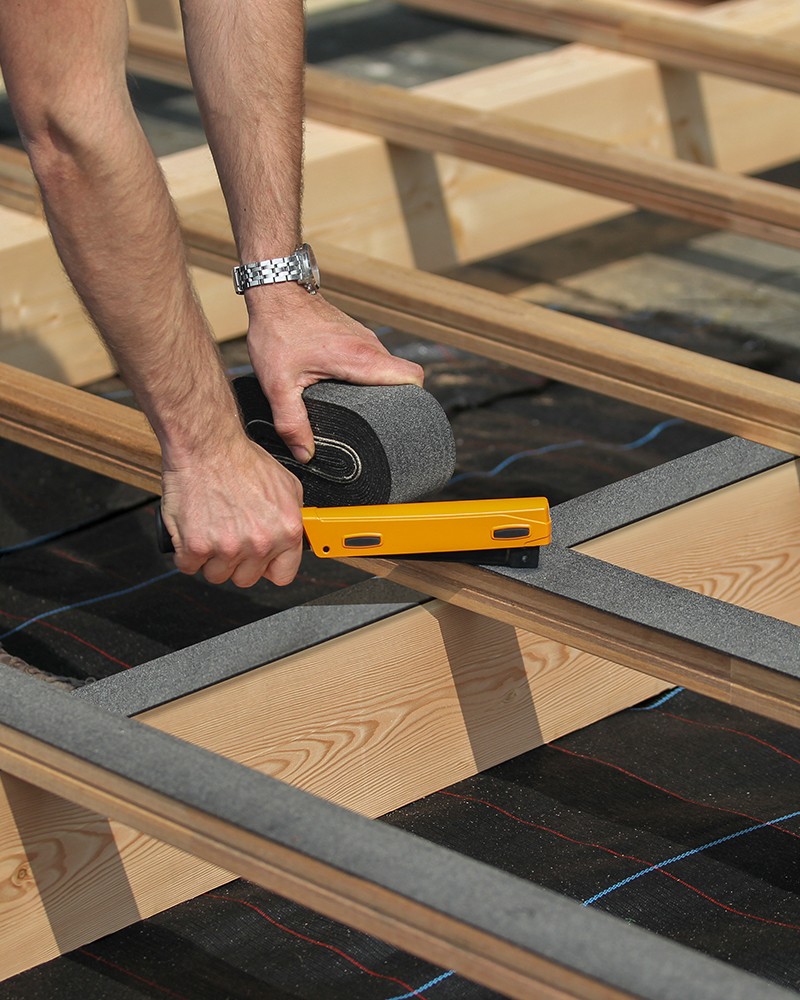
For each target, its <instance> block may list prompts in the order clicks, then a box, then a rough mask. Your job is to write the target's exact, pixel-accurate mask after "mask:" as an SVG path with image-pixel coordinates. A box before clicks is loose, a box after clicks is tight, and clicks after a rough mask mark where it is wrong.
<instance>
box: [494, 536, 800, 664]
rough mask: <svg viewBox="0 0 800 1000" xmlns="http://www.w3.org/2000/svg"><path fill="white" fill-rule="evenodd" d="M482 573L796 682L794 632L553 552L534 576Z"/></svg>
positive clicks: (799, 631)
mask: <svg viewBox="0 0 800 1000" xmlns="http://www.w3.org/2000/svg"><path fill="white" fill-rule="evenodd" d="M490 568H491V571H492V572H494V573H498V574H500V575H502V576H507V577H511V578H512V579H515V580H517V581H519V582H521V583H524V584H527V585H528V586H530V587H534V588H536V589H538V590H546V591H548V592H549V593H552V594H557V595H558V596H560V597H566V598H569V599H570V600H573V601H577V602H578V603H580V604H583V605H585V606H586V607H587V608H596V609H598V610H600V611H605V612H609V613H610V614H613V615H616V616H617V617H618V618H620V619H624V620H626V621H630V622H636V623H638V624H641V625H646V626H648V627H649V628H653V629H657V630H658V631H660V632H664V633H667V634H670V635H674V636H677V637H679V638H682V639H687V640H689V641H690V642H692V643H695V644H697V645H700V646H705V647H706V648H708V649H713V650H716V651H718V652H721V653H724V654H726V655H729V656H734V657H737V658H739V659H742V660H746V661H748V662H750V663H753V664H756V665H758V666H760V667H764V668H765V669H767V670H769V671H772V672H774V673H775V674H776V675H778V674H779V675H782V676H787V677H796V678H800V628H798V627H797V626H796V625H792V624H790V623H789V622H785V621H782V620H780V619H777V618H771V617H770V616H769V615H762V614H759V613H758V612H755V611H749V610H747V609H746V608H741V607H739V606H738V605H735V604H728V603H726V602H724V601H718V600H716V599H714V598H713V597H707V596H705V595H704V594H698V593H695V592H694V591H692V590H686V589H685V588H683V587H676V586H675V585H673V584H670V583H664V582H663V581H661V580H654V579H653V578H652V577H649V576H642V575H640V574H638V573H633V572H631V571H630V570H626V569H622V568H620V567H619V566H614V565H612V564H611V563H606V562H603V561H601V560H600V559H595V558H593V557H592V556H587V555H583V554H582V553H580V552H573V551H572V550H570V549H562V548H560V547H558V546H551V547H549V548H545V549H543V550H542V552H541V553H540V562H539V568H538V569H536V570H525V569H509V568H505V567H490Z"/></svg>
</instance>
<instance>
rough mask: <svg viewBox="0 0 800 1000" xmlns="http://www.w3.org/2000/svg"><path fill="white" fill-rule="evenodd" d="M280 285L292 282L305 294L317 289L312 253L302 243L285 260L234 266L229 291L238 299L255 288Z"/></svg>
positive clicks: (280, 258)
mask: <svg viewBox="0 0 800 1000" xmlns="http://www.w3.org/2000/svg"><path fill="white" fill-rule="evenodd" d="M283 281H296V282H297V283H298V284H299V285H302V286H303V288H305V290H306V291H307V292H309V294H311V295H314V293H315V292H316V291H317V289H318V288H319V268H318V267H317V258H316V257H315V256H314V251H313V250H312V249H311V247H310V246H309V245H308V243H304V244H303V245H302V246H300V247H298V248H297V249H296V250H295V252H294V253H291V254H289V256H288V257H272V258H271V259H270V260H258V261H256V262H255V263H253V264H238V265H237V266H236V267H235V268H234V269H233V287H234V288H235V289H236V291H237V293H238V294H239V295H244V293H245V292H246V291H247V289H248V288H256V287H257V286H258V285H277V284H280V283H281V282H283Z"/></svg>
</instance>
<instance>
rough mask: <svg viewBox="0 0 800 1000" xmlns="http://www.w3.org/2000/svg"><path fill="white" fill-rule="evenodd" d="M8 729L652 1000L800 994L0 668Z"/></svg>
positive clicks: (2, 717) (1, 705)
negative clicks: (25, 734)
mask: <svg viewBox="0 0 800 1000" xmlns="http://www.w3.org/2000/svg"><path fill="white" fill-rule="evenodd" d="M0 694H1V695H2V697H0V722H2V723H3V724H5V725H7V726H9V727H11V728H12V729H15V730H18V731H20V732H23V733H27V734H29V735H31V736H33V737H35V738H36V739H39V740H42V741H44V742H45V743H48V744H50V745H52V746H56V747H59V748H61V749H62V750H64V751H66V752H67V753H70V754H72V755H74V756H75V757H77V758H80V759H82V760H84V761H87V762H90V763H92V764H96V765H99V766H101V767H103V768H105V769H107V770H108V771H109V772H111V773H113V774H115V775H118V776H119V777H121V778H124V779H128V780H130V781H133V782H135V783H136V784H137V785H140V786H142V787H144V788H147V789H150V790H151V791H153V792H155V793H158V794H162V795H166V796H168V797H169V798H171V799H175V800H177V801H178V802H179V803H182V804H183V805H185V806H187V807H189V808H191V809H199V810H201V811H202V812H204V813H206V814H209V815H212V816H215V817H219V818H221V819H223V820H224V821H226V822H229V823H232V824H234V825H235V826H237V827H239V828H241V829H243V830H246V831H249V832H251V833H253V834H256V835H257V836H259V837H262V838H264V839H265V841H269V842H271V843H274V844H278V845H280V846H281V847H284V848H287V849H289V850H291V851H293V852H297V853H299V854H300V855H302V856H303V857H307V858H312V859H316V860H318V861H321V862H323V863H324V864H326V865H330V866H331V867H332V868H334V869H336V870H337V871H340V872H344V873H346V874H347V875H349V876H352V877H354V878H356V879H358V880H366V881H367V882H370V883H372V884H374V885H377V886H381V887H384V888H386V889H388V890H390V891H392V892H396V893H399V894H401V895H402V896H403V897H405V898H407V899H409V900H412V901H414V902H417V903H420V904H422V905H423V906H426V907H429V908H431V909H432V910H434V911H436V912H438V913H441V914H444V915H446V916H449V917H452V918H455V919H457V920H460V921H463V922H465V923H467V924H469V925H470V926H472V927H474V928H478V929H480V930H482V931H484V932H485V933H487V934H490V935H492V936H494V937H495V938H498V939H500V940H502V941H506V942H509V943H511V944H513V945H516V946H518V947H521V948H523V949H525V950H526V951H529V952H531V953H533V954H537V955H541V956H543V957H544V958H546V959H547V960H549V961H551V962H555V963H557V964H558V965H560V966H562V967H565V968H567V969H572V970H575V971H577V972H579V973H581V974H583V975H587V976H589V977H591V978H592V979H594V980H597V981H599V982H601V983H604V984H607V985H608V986H609V987H611V988H612V989H617V990H622V991H627V992H628V993H629V994H631V995H632V996H635V997H641V998H643V1000H685V998H686V997H692V998H693V1000H752V998H753V997H759V998H760V1000H779V998H789V997H792V996H795V997H796V994H794V993H790V992H789V991H786V990H783V989H781V988H779V987H776V986H773V985H771V984H770V983H767V982H766V981H764V980H760V979H757V978H756V977H754V976H751V975H749V974H747V973H744V972H740V971H738V970H736V969H733V968H731V967H730V966H729V965H727V964H725V963H722V962H719V961H716V960H714V959H711V958H707V957H705V956H703V955H700V954H698V953H697V952H694V951H692V950H690V949H688V948H685V947H683V946H681V945H677V944H675V943H674V942H671V941H668V940H665V939H663V938H660V937H658V936H656V935H654V934H651V933H650V932H647V931H643V930H641V929H639V928H637V927H634V926H631V925H629V924H627V923H625V922H624V921H621V920H619V919H617V918H615V917H612V916H609V915H607V914H604V913H602V912H599V911H595V910H590V909H588V908H586V907H582V906H581V905H580V904H579V903H576V902H571V901H569V900H566V899H564V898H563V897H561V896H559V895H557V894H555V893H553V892H550V891H548V890H545V889H541V888H539V887H538V886H535V885H533V884H531V883H527V882H524V881H523V880H522V879H519V878H516V877H514V876H511V875H508V874H505V873H503V872H499V871H497V870H495V869H493V868H491V867H490V866H488V865H485V864H483V863H481V862H478V861H474V860H472V859H469V858H465V857H461V856H459V855H457V854H455V853H454V852H453V851H450V850H447V849H445V848H442V847H439V846H437V845H435V844H432V843H429V842H427V841H423V840H421V839H420V838H417V837H415V836H414V835H413V834H410V833H406V832H405V831H401V830H398V829H395V828H393V827H390V826H387V825H384V824H380V823H376V822H373V821H369V820H366V819H363V818H362V817H359V816H357V815H355V814H353V813H351V812H350V811H348V810H345V809H342V808H339V807H337V806H334V805H332V804H331V803H328V802H325V801H323V800H322V799H318V798H316V797H315V796H312V795H310V794H309V793H307V792H303V791H301V790H299V789H296V788H292V787H291V786H289V785H285V784H283V783H282V782H279V781H277V780H275V779H272V778H269V777H267V776H265V775H262V774H259V773H257V772H255V771H252V770H250V769H249V768H246V767H243V766H242V765H240V764H237V763H235V762H233V761H230V760H226V759H224V758H222V757H219V756H217V755H215V754H212V753H210V752H208V751H206V750H202V749H201V748H199V747H196V746H192V745H190V744H188V743H185V742H183V741H181V740H178V739H176V738H175V737H172V736H170V735H168V734H166V733H162V732H159V731H157V730H155V729H152V728H150V727H148V726H144V725H142V724H140V723H137V722H136V721H134V720H130V719H125V718H123V717H121V716H118V715H112V714H111V713H109V712H105V711H103V710H102V709H98V708H97V707H96V706H94V705H90V704H88V703H83V702H81V701H80V700H78V699H75V698H74V697H72V696H71V695H69V694H66V693H64V692H61V691H57V690H52V689H50V688H49V687H48V686H47V685H44V684H41V682H38V681H36V680H34V679H32V678H29V677H25V676H23V675H20V674H18V673H17V672H16V671H14V670H12V669H11V668H9V667H5V666H2V665H0Z"/></svg>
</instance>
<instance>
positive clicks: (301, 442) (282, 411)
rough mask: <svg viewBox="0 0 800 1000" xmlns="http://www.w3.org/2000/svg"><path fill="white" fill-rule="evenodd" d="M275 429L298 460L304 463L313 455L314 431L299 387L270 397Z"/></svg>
mask: <svg viewBox="0 0 800 1000" xmlns="http://www.w3.org/2000/svg"><path fill="white" fill-rule="evenodd" d="M270 406H271V408H272V418H273V421H274V423H275V430H276V431H277V432H278V434H280V436H281V438H282V439H283V441H284V442H285V443H286V445H287V446H288V447H289V449H290V450H291V452H292V455H293V456H294V457H295V459H296V460H297V461H298V462H302V463H303V465H305V463H306V462H310V461H311V459H312V458H313V457H314V433H313V431H312V430H311V424H310V423H309V422H308V413H307V411H306V406H305V403H304V402H303V397H302V395H301V390H300V389H295V390H293V391H292V392H284V393H280V394H277V395H276V394H273V396H272V398H271V399H270Z"/></svg>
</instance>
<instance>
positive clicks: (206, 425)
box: [0, 0, 236, 460]
mask: <svg viewBox="0 0 800 1000" xmlns="http://www.w3.org/2000/svg"><path fill="white" fill-rule="evenodd" d="M0 28H2V38H0V54H1V55H2V57H3V63H4V70H5V73H6V79H7V84H8V88H9V94H10V96H11V98H12V103H13V106H14V108H15V113H16V114H17V117H18V122H19V126H20V131H21V133H22V136H23V140H24V141H25V144H26V147H27V149H28V152H29V154H30V157H31V162H32V165H33V168H34V171H35V173H36V176H37V178H38V180H39V183H40V186H41V189H42V195H43V201H44V205H45V211H46V214H47V219H48V222H49V224H50V227H51V230H52V233H53V237H54V239H55V242H56V245H57V247H58V250H59V254H60V256H61V259H62V261H63V262H64V265H65V268H66V270H67V272H68V274H69V276H70V278H71V279H72V281H73V283H74V285H75V287H76V289H77V291H78V293H79V294H80V296H81V298H82V299H83V301H84V303H85V304H86V307H87V309H88V311H89V313H90V314H91V316H92V318H93V320H94V322H95V324H96V325H97V327H98V329H99V331H100V333H101V335H102V336H103V338H104V339H105V341H106V343H107V344H108V346H109V348H110V349H111V351H112V353H113V354H114V357H115V359H116V360H117V362H118V364H119V366H120V368H121V370H122V372H123V374H124V376H125V378H126V380H127V381H128V382H129V384H130V386H131V388H132V389H133V390H134V392H135V393H136V395H137V398H138V399H139V401H140V403H141V405H142V407H143V409H144V410H145V411H146V412H147V415H148V417H149V418H150V420H151V422H152V423H153V426H154V428H155V430H156V432H157V434H158V435H159V439H160V441H161V444H162V448H163V449H164V452H165V457H166V458H167V459H169V458H170V457H171V456H174V457H175V458H176V459H177V460H179V459H180V455H181V454H182V453H184V452H186V451H189V450H192V449H193V448H194V447H195V446H196V445H197V443H198V442H202V441H205V442H206V443H207V442H208V440H209V437H211V438H213V437H214V433H213V432H214V431H215V430H218V429H219V428H220V427H223V428H224V427H225V414H226V412H227V413H228V414H229V421H230V424H231V426H233V425H234V422H235V420H236V412H235V407H234V406H233V403H232V400H231V398H230V392H229V391H228V387H227V384H226V381H225V378H224V374H223V373H222V371H221V367H220V364H219V362H218V359H217V352H216V347H215V345H214V344H213V341H212V339H211V337H210V335H209V332H208V330H207V328H206V324H205V320H204V318H203V315H202V312H201V310H200V309H199V307H198V305H197V303H196V302H195V299H194V295H193V292H192V289H191V285H190V282H189V280H188V276H187V271H186V264H185V259H184V252H183V247H182V243H181V238H180V232H179V229H178V224H177V220H176V218H175V213H174V209H173V206H172V203H171V201H170V198H169V195H168V193H167V190H166V186H165V184H164V181H163V178H162V176H161V173H160V171H159V168H158V165H157V163H156V161H155V158H154V156H153V154H152V151H151V150H150V147H149V146H148V144H147V142H146V140H145V137H144V135H143V134H142V131H141V128H140V126H139V123H138V121H137V120H136V117H135V115H134V113H133V109H132V107H131V105H130V99H129V97H128V93H127V87H126V81H125V50H126V42H127V19H126V16H125V8H124V5H123V4H121V3H119V2H115V3H91V4H89V3H87V2H85V0H67V2H63V3H60V4H58V5H56V6H55V7H54V6H53V5H51V4H47V5H45V4H43V3H41V2H37V0H33V2H32V3H30V4H27V5H23V8H20V7H17V8H15V7H14V6H13V5H10V6H8V7H6V8H5V10H4V11H3V20H2V22H1V23H0ZM65 39H66V41H65ZM215 421H219V423H215Z"/></svg>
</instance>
